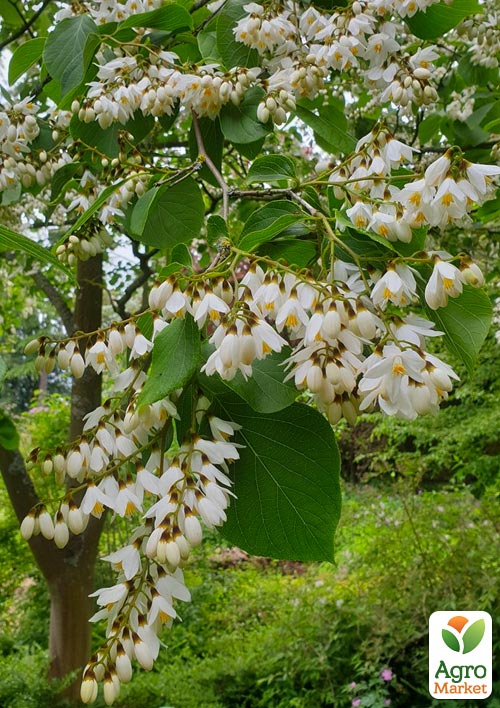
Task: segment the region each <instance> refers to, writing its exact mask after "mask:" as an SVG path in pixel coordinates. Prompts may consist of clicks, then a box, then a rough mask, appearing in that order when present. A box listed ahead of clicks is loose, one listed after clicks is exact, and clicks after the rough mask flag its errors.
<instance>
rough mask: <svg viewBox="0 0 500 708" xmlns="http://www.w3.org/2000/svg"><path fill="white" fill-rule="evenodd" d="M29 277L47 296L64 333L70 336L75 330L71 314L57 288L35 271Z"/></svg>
mask: <svg viewBox="0 0 500 708" xmlns="http://www.w3.org/2000/svg"><path fill="white" fill-rule="evenodd" d="M31 275H32V277H33V280H34V281H35V283H36V284H37V285H38V287H39V288H40V290H43V292H44V293H45V294H46V295H47V297H48V298H49V300H50V302H51V303H52V305H53V306H54V309H55V311H56V312H57V314H58V315H59V317H60V319H61V322H62V323H63V325H64V329H65V330H66V333H67V334H68V335H69V336H71V335H72V334H73V332H74V331H75V329H76V327H75V321H74V319H73V313H72V312H71V310H70V309H69V307H68V305H67V303H66V301H65V300H64V298H63V296H62V295H61V293H60V292H59V291H58V290H57V288H56V287H55V286H54V285H52V283H51V282H50V280H49V279H48V278H47V277H46V276H45V275H44V274H43V273H41V272H40V271H35V272H33V273H31Z"/></svg>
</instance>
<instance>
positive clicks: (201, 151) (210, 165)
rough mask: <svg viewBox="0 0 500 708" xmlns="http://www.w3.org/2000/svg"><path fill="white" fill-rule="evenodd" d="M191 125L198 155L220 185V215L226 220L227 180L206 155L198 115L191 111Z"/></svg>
mask: <svg viewBox="0 0 500 708" xmlns="http://www.w3.org/2000/svg"><path fill="white" fill-rule="evenodd" d="M193 127H194V134H195V136H196V144H197V146H198V155H199V156H200V157H202V159H204V161H205V164H206V166H207V167H208V169H209V170H210V172H211V173H212V174H213V176H214V177H215V179H216V180H217V183H218V184H219V185H220V187H221V189H222V216H223V217H224V221H227V217H228V214H229V198H228V193H229V189H228V186H227V182H226V180H225V179H224V177H223V176H222V175H221V173H220V172H219V170H218V169H217V167H216V166H215V165H214V163H213V162H212V160H211V159H210V157H209V156H208V155H207V151H206V150H205V145H204V144H203V137H202V135H201V130H200V124H199V122H198V116H197V115H196V113H195V112H194V111H193Z"/></svg>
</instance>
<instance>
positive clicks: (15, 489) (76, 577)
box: [0, 256, 104, 704]
mask: <svg viewBox="0 0 500 708" xmlns="http://www.w3.org/2000/svg"><path fill="white" fill-rule="evenodd" d="M77 279H78V285H79V289H78V292H77V295H76V306H75V313H74V319H73V318H72V316H71V313H70V312H69V309H68V308H66V309H67V310H68V311H67V312H66V311H65V310H64V308H63V312H62V315H64V317H62V319H63V321H64V324H65V327H66V330H67V332H68V335H69V336H71V335H72V334H73V332H74V330H73V327H75V328H76V330H77V331H82V332H92V331H95V330H97V329H99V327H100V326H101V323H102V319H101V318H102V257H101V256H96V257H95V258H91V259H89V260H88V261H86V262H79V263H78V272H77ZM49 285H50V284H49ZM51 294H52V298H51V299H53V297H54V296H53V293H51V292H49V296H50V295H51ZM61 302H62V301H61ZM59 305H60V303H59ZM56 309H58V308H57V302H56ZM59 310H61V307H59V309H58V311H59ZM68 313H69V314H68ZM73 322H74V325H73ZM70 328H71V329H70ZM79 341H80V346H81V349H82V354H83V355H84V353H85V347H86V343H87V342H86V340H85V338H83V339H82V340H79ZM101 388H102V385H101V377H100V376H97V374H96V373H95V372H94V371H93V370H87V371H85V374H84V375H83V377H82V378H81V379H78V380H75V381H74V383H73V387H72V391H71V422H70V431H69V433H70V440H74V439H75V438H78V437H79V436H80V435H81V433H82V430H83V417H84V416H85V415H86V414H87V413H89V412H90V411H92V410H93V409H94V408H96V407H97V406H98V405H99V404H100V403H101ZM0 472H1V474H2V476H3V479H4V482H5V486H6V488H7V492H8V494H9V498H10V500H11V503H12V506H13V508H14V511H15V513H16V516H17V518H18V520H19V522H20V523H21V521H22V520H23V518H24V517H25V516H26V514H28V512H29V511H30V510H31V509H32V508H33V507H34V506H35V505H36V504H38V503H39V501H40V500H39V498H38V496H37V493H36V490H35V488H34V486H33V482H32V480H31V478H30V476H29V474H28V472H27V470H26V466H25V464H24V461H23V459H22V457H21V454H20V453H19V451H18V450H6V449H4V448H2V447H1V446H0ZM80 498H81V493H80V495H79V494H75V495H74V500H75V501H76V503H79V500H80ZM103 524H104V517H102V518H101V519H95V518H93V517H91V518H90V520H89V523H88V525H87V528H86V529H85V531H84V532H83V533H82V534H80V535H78V536H72V537H71V539H70V542H69V543H68V545H67V546H66V547H65V548H64V549H62V550H60V549H58V548H57V547H56V546H55V544H54V543H53V542H52V541H47V540H46V539H44V538H43V537H42V536H36V537H33V538H31V539H30V541H29V544H30V548H31V551H32V553H33V555H34V557H35V561H36V563H37V565H38V567H39V568H40V570H41V571H42V574H43V576H44V578H45V580H46V581H47V585H48V588H49V592H50V601H51V606H50V632H49V656H50V669H49V676H50V677H51V678H63V677H64V676H67V675H68V674H71V673H75V672H76V678H75V680H74V681H73V683H72V684H71V685H70V686H69V688H68V689H67V690H66V691H65V692H64V696H65V697H66V698H68V699H70V700H72V701H74V702H75V704H79V693H80V677H81V671H82V669H83V667H84V666H85V664H86V663H87V660H88V658H89V653H90V646H91V627H90V624H89V621H88V620H89V617H90V615H91V612H92V607H93V603H92V601H91V599H90V598H89V597H88V596H89V593H91V592H92V590H93V579H94V567H95V561H96V558H97V551H98V547H99V537H100V535H101V531H102V528H103Z"/></svg>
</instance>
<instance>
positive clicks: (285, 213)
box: [239, 200, 306, 252]
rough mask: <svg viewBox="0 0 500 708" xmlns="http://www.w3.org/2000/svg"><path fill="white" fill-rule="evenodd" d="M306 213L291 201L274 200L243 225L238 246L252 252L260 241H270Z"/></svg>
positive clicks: (252, 215) (300, 219)
mask: <svg viewBox="0 0 500 708" xmlns="http://www.w3.org/2000/svg"><path fill="white" fill-rule="evenodd" d="M305 217H306V215H305V214H304V212H303V211H301V210H300V208H299V207H298V206H297V205H296V204H294V203H293V202H289V201H285V200H276V201H273V202H270V203H269V204H266V205H265V206H263V207H262V208H261V209H258V210H257V211H255V212H254V213H253V214H251V216H250V217H249V219H248V220H247V221H246V223H245V225H244V226H243V231H242V232H241V236H240V242H239V247H240V248H241V250H242V251H247V252H252V251H254V250H255V249H256V248H257V246H260V244H261V243H265V242H266V241H270V240H271V239H272V238H273V237H274V236H277V235H278V234H280V233H281V232H282V231H284V230H285V229H286V228H287V227H288V226H291V225H292V224H296V223H297V222H299V221H302V220H303V219H304V218H305Z"/></svg>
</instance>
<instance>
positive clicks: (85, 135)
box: [69, 116, 123, 158]
mask: <svg viewBox="0 0 500 708" xmlns="http://www.w3.org/2000/svg"><path fill="white" fill-rule="evenodd" d="M119 129H120V126H119V125H118V123H113V124H112V125H110V126H109V128H106V129H105V130H103V129H102V128H101V126H100V125H99V123H98V122H97V121H92V123H84V122H83V121H81V120H79V118H78V116H73V118H72V119H71V122H70V124H69V130H70V133H71V137H72V138H73V139H74V140H81V141H82V143H84V144H85V146H89V147H91V148H95V149H96V150H99V152H102V153H103V154H104V155H107V156H108V157H110V158H114V157H118V155H119V154H120V146H119V145H118V130H119ZM122 130H123V127H122Z"/></svg>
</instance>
